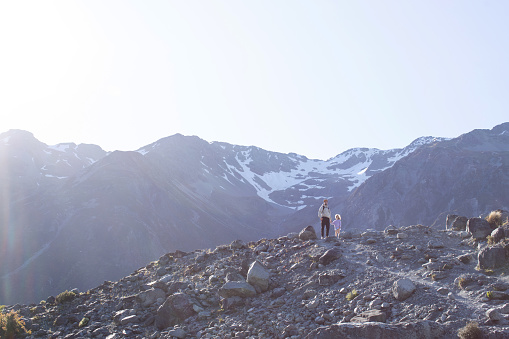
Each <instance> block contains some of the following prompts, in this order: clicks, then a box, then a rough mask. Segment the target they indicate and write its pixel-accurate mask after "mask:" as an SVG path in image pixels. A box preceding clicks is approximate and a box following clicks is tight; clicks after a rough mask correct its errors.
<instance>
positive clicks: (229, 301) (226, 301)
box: [219, 297, 245, 310]
mask: <svg viewBox="0 0 509 339" xmlns="http://www.w3.org/2000/svg"><path fill="white" fill-rule="evenodd" d="M244 304H245V301H244V299H242V298H241V297H231V298H223V299H221V300H219V305H220V306H221V308H222V309H223V310H233V309H235V308H236V307H241V306H244Z"/></svg>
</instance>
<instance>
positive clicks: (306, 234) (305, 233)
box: [299, 226, 317, 241]
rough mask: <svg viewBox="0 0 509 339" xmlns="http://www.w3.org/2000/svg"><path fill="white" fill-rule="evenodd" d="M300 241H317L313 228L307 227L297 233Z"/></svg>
mask: <svg viewBox="0 0 509 339" xmlns="http://www.w3.org/2000/svg"><path fill="white" fill-rule="evenodd" d="M299 239H300V240H304V241H305V240H313V239H317V236H316V232H315V229H314V227H313V226H308V227H306V228H305V229H303V230H302V231H300V233H299Z"/></svg>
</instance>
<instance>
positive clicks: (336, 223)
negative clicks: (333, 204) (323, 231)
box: [331, 214, 341, 238]
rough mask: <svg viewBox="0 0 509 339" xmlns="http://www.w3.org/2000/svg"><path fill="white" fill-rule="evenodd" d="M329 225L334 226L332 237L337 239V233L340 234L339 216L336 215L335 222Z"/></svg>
mask: <svg viewBox="0 0 509 339" xmlns="http://www.w3.org/2000/svg"><path fill="white" fill-rule="evenodd" d="M331 224H333V225H334V235H335V236H336V237H338V238H339V232H341V216H340V215H339V214H336V220H334V221H333V222H332V223H331Z"/></svg>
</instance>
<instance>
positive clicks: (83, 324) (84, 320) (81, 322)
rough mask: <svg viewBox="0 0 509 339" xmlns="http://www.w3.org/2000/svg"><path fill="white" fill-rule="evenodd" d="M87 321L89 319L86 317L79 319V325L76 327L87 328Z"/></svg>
mask: <svg viewBox="0 0 509 339" xmlns="http://www.w3.org/2000/svg"><path fill="white" fill-rule="evenodd" d="M89 320H90V319H88V318H87V317H83V319H81V321H80V323H79V325H78V326H79V327H85V326H87V325H88V321H89Z"/></svg>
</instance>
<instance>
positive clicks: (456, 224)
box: [451, 217, 468, 231]
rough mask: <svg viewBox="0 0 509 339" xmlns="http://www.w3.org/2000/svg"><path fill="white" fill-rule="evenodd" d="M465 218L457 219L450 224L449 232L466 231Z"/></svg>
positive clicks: (466, 219) (466, 220)
mask: <svg viewBox="0 0 509 339" xmlns="http://www.w3.org/2000/svg"><path fill="white" fill-rule="evenodd" d="M467 222H468V218H467V217H457V218H456V219H454V221H453V222H452V224H451V230H453V231H466V230H467Z"/></svg>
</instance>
